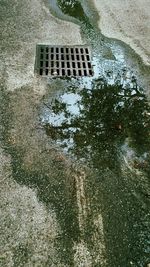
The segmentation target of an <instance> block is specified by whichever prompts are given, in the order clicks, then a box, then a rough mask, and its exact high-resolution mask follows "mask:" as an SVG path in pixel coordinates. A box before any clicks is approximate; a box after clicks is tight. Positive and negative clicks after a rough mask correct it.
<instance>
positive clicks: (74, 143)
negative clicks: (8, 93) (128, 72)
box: [42, 78, 150, 169]
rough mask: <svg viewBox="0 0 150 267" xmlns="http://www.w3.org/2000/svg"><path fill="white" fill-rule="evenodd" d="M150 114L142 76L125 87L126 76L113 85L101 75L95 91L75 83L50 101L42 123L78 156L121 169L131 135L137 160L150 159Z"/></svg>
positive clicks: (53, 135) (102, 166) (96, 82)
mask: <svg viewBox="0 0 150 267" xmlns="http://www.w3.org/2000/svg"><path fill="white" fill-rule="evenodd" d="M149 113H150V109H149V105H148V103H147V100H146V97H145V95H144V94H143V92H142V90H141V89H140V88H139V87H138V86H137V84H136V80H133V79H132V82H131V83H130V86H129V85H126V86H125V87H124V86H123V85H122V84H121V80H120V81H119V80H116V81H115V83H114V84H109V83H108V82H107V81H106V80H105V79H104V78H99V79H95V80H93V82H92V87H91V88H90V89H88V88H85V87H84V88H79V87H77V88H76V87H73V86H69V87H68V88H67V89H66V90H65V91H64V93H62V95H61V96H58V97H57V98H55V99H54V100H53V101H52V102H51V103H50V104H48V105H46V107H45V108H44V113H43V118H42V121H43V122H44V127H45V130H46V133H47V135H49V136H50V137H51V138H52V139H53V140H55V141H56V142H57V143H59V144H60V146H61V147H62V148H63V149H64V151H66V152H67V153H70V154H72V155H73V156H74V157H75V158H76V159H78V160H84V161H86V162H88V163H90V164H92V165H93V167H94V168H98V169H100V168H106V167H109V168H111V169H115V168H118V161H119V150H121V147H122V148H123V146H124V144H125V142H126V140H127V139H128V145H129V146H130V147H131V148H132V149H133V150H134V151H135V154H136V156H137V161H138V159H139V160H140V159H141V157H142V155H143V154H144V155H145V156H144V162H146V161H147V158H148V149H149V145H150V139H149V126H150V116H149ZM122 151H123V152H124V151H125V150H124V149H122ZM137 164H138V163H137ZM139 166H140V165H139ZM143 166H144V165H143ZM146 166H148V165H147V164H146V163H145V168H146Z"/></svg>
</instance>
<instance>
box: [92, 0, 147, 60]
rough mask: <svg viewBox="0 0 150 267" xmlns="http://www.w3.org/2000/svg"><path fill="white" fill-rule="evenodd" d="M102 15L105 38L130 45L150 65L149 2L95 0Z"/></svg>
mask: <svg viewBox="0 0 150 267" xmlns="http://www.w3.org/2000/svg"><path fill="white" fill-rule="evenodd" d="M94 3H95V5H96V8H97V9H98V11H99V14H100V20H99V27H100V29H101V31H102V33H103V34H104V35H105V36H108V37H110V38H116V39H119V40H122V41H124V42H125V43H127V44H129V45H130V46H131V47H132V48H133V49H134V50H135V51H136V52H137V53H138V54H139V55H140V56H141V57H142V59H143V61H144V62H145V63H146V64H148V65H149V64H150V45H149V44H150V26H149V25H150V2H149V0H132V1H130V0H126V1H122V0H114V1H112V0H105V1H103V0H94Z"/></svg>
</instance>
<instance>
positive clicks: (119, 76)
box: [40, 1, 150, 267]
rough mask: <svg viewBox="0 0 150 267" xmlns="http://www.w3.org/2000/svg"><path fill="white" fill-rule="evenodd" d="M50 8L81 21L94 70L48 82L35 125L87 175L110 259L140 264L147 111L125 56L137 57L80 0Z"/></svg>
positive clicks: (148, 165)
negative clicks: (88, 171) (107, 33)
mask: <svg viewBox="0 0 150 267" xmlns="http://www.w3.org/2000/svg"><path fill="white" fill-rule="evenodd" d="M56 6H57V8H55V7H56ZM51 9H52V10H53V11H55V12H56V13H55V14H57V16H58V17H61V18H62V19H67V18H68V19H69V20H71V18H72V17H73V19H72V20H73V21H74V22H77V23H79V24H80V25H81V33H82V36H83V38H84V40H86V43H88V44H89V45H90V46H91V50H92V64H93V67H94V73H95V75H94V77H93V78H80V79H78V80H75V79H69V80H68V82H67V85H66V83H65V81H64V80H63V79H62V80H61V79H58V80H59V82H58V83H57V81H51V80H50V81H49V83H50V85H51V84H53V86H54V88H55V90H56V93H55V94H53V93H52V92H49V93H48V94H47V96H46V97H45V98H44V101H43V106H42V107H41V115H40V120H41V123H42V124H43V125H44V127H45V131H46V133H47V135H48V136H49V137H50V138H51V139H52V140H53V142H54V144H57V145H58V147H61V149H62V151H63V152H64V153H65V154H66V155H68V156H69V157H71V158H72V159H73V160H74V161H76V162H78V163H79V164H81V165H82V164H83V165H87V166H88V167H89V168H90V169H91V170H92V172H93V175H92V176H91V177H88V178H87V181H86V183H87V187H88V190H89V194H90V195H91V198H92V205H93V206H94V207H93V209H94V210H96V209H98V210H99V208H100V210H102V217H103V225H104V238H105V244H106V255H107V256H106V258H107V262H108V264H110V265H111V266H126V267H127V266H140V267H142V266H144V264H146V262H148V261H149V252H150V250H149V249H150V247H149V236H148V233H149V229H148V225H149V220H148V217H149V211H148V195H149V193H148V177H149V175H150V157H149V149H150V139H149V126H150V117H149V114H150V108H149V104H148V102H147V99H146V96H145V94H144V92H145V91H146V88H141V86H140V83H138V80H139V79H138V78H139V77H138V75H137V73H136V71H137V66H136V67H135V69H133V68H132V69H131V66H130V65H128V60H127V58H128V57H130V55H132V59H133V61H134V62H135V61H136V59H135V58H136V55H135V53H134V52H133V51H131V50H130V49H129V48H128V49H127V48H126V46H124V45H123V44H121V43H120V42H117V41H116V40H109V39H108V38H105V37H104V36H102V35H101V33H100V31H99V29H98V28H97V27H96V22H95V21H92V20H91V17H90V15H89V17H88V16H87V14H86V12H87V9H86V6H85V5H84V2H82V1H81V3H80V2H79V1H65V2H64V1H57V2H55V5H51ZM84 9H86V12H84ZM88 12H89V10H88ZM88 12H87V13H88ZM63 13H64V14H65V16H63ZM88 14H89V13H88ZM66 15H67V16H71V18H70V17H67V16H66ZM74 19H75V20H74ZM127 53H129V55H127ZM137 58H138V57H137ZM138 60H139V59H138ZM138 60H137V61H138ZM140 75H142V74H141V72H140V74H139V76H140ZM56 80H57V79H56ZM88 242H89V244H90V242H91V241H90V234H89V241H88ZM92 266H100V265H92Z"/></svg>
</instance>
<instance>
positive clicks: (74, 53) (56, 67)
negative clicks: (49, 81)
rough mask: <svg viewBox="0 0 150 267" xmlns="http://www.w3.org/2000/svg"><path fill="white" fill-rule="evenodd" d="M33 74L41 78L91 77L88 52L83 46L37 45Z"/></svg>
mask: <svg viewBox="0 0 150 267" xmlns="http://www.w3.org/2000/svg"><path fill="white" fill-rule="evenodd" d="M35 72H36V73H37V74H39V75H41V76H74V77H77V76H93V68H92V64H91V56H90V50H89V48H88V47H85V46H75V47H62V46H57V47H56V46H47V45H37V48H36V63H35Z"/></svg>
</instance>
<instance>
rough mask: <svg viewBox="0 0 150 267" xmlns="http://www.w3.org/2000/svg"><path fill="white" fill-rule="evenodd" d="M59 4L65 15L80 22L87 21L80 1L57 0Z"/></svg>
mask: <svg viewBox="0 0 150 267" xmlns="http://www.w3.org/2000/svg"><path fill="white" fill-rule="evenodd" d="M57 3H58V6H59V7H60V9H61V10H62V12H63V13H64V14H66V15H69V16H71V17H74V18H76V19H78V20H80V21H81V20H83V19H85V17H86V16H85V13H84V10H83V8H82V5H81V3H80V2H79V1H77V0H57Z"/></svg>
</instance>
